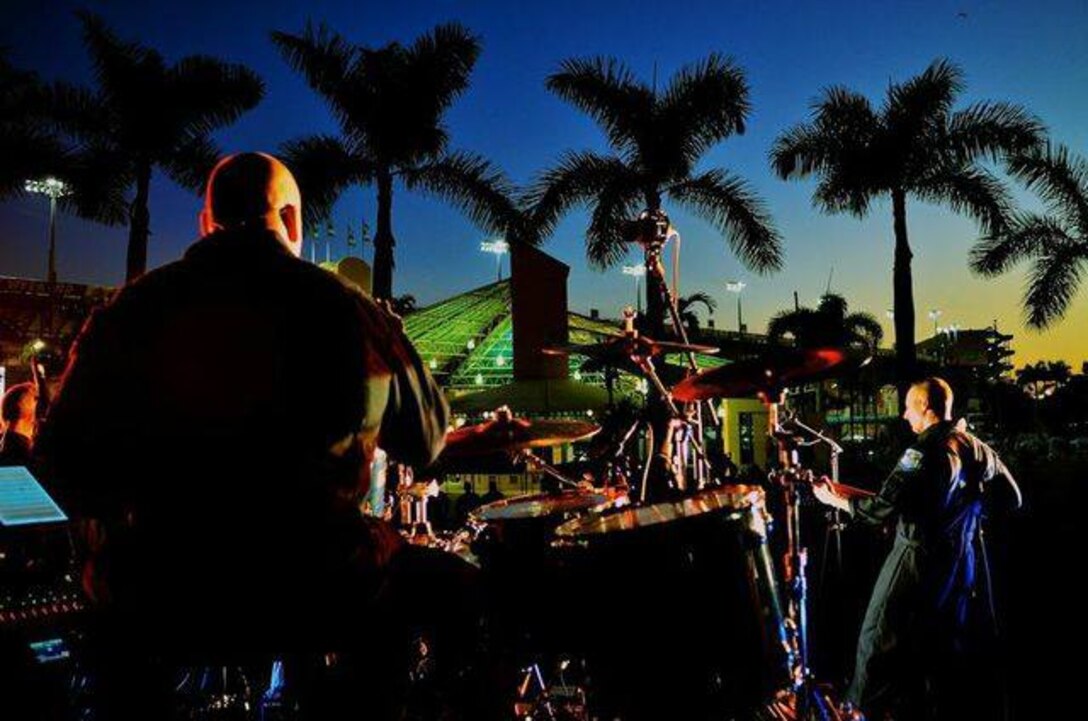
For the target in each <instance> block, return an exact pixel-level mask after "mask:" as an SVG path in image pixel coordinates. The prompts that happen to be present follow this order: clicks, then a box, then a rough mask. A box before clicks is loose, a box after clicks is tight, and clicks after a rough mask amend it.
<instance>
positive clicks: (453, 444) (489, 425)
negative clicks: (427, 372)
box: [442, 413, 601, 458]
mask: <svg viewBox="0 0 1088 721" xmlns="http://www.w3.org/2000/svg"><path fill="white" fill-rule="evenodd" d="M600 430H601V427H600V426H598V425H596V424H595V423H589V422H588V421H568V420H540V421H527V420H524V419H521V418H513V417H511V416H509V415H504V414H501V413H500V415H499V417H498V418H496V419H495V420H493V421H487V422H486V423H480V424H478V425H475V426H465V427H464V428H458V429H457V430H455V431H452V432H450V433H448V434H447V435H446V449H445V450H444V451H443V452H442V458H460V457H464V456H479V455H487V454H491V453H499V452H510V451H520V450H524V449H526V448H543V447H546V446H558V445H562V444H563V443H573V442H574V441H580V440H583V439H585V438H589V437H591V436H593V435H594V434H596V433H597V432H598V431H600Z"/></svg>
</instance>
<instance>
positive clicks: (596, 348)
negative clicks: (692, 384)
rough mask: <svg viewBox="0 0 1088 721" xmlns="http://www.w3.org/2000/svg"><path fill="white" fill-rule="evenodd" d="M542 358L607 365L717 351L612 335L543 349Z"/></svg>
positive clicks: (704, 346)
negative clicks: (584, 358) (574, 357)
mask: <svg viewBox="0 0 1088 721" xmlns="http://www.w3.org/2000/svg"><path fill="white" fill-rule="evenodd" d="M542 352H543V353H544V354H545V355H570V354H572V353H573V354H576V355H584V356H587V357H589V358H594V359H597V360H600V361H603V362H606V363H613V364H620V363H623V362H626V361H628V360H629V359H630V358H631V357H632V356H635V357H639V358H651V357H653V356H658V355H662V354H664V353H689V352H690V353H706V354H711V353H717V352H718V349H717V348H715V347H714V346H709V345H696V344H694V343H676V342H673V341H663V340H654V339H652V338H647V337H646V336H640V335H617V336H612V337H611V338H609V339H608V340H606V341H602V342H600V343H591V344H587V345H577V344H568V345H562V346H554V347H551V348H544V349H543V351H542Z"/></svg>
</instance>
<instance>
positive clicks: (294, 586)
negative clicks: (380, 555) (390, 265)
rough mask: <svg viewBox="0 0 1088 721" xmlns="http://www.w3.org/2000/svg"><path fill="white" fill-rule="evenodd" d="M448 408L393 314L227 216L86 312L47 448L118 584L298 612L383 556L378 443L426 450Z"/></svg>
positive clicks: (57, 477)
mask: <svg viewBox="0 0 1088 721" xmlns="http://www.w3.org/2000/svg"><path fill="white" fill-rule="evenodd" d="M447 413H448V410H447V406H446V403H445V400H444V399H443V397H442V395H441V393H440V391H439V389H438V387H437V386H436V384H435V383H434V381H433V379H432V378H431V376H430V375H429V373H428V372H427V370H426V369H425V368H424V366H423V364H422V362H421V361H420V359H419V357H418V355H417V354H416V352H415V350H414V349H413V348H412V346H411V344H410V343H409V341H408V340H407V338H406V337H405V335H404V333H403V332H402V330H401V328H400V324H399V321H398V320H397V319H396V318H395V317H394V316H392V315H391V314H389V313H387V312H385V311H384V310H382V309H380V308H379V307H378V306H377V305H376V304H375V303H374V302H372V301H371V300H370V299H369V298H368V297H366V296H365V295H364V294H363V293H362V292H361V291H359V290H358V289H357V288H356V287H354V286H352V285H350V284H348V283H346V282H345V281H342V280H341V279H339V278H338V277H337V276H335V275H333V274H331V273H329V272H327V271H325V270H322V269H321V268H318V267H317V266H314V265H312V264H310V263H306V262H304V261H301V260H299V259H297V258H295V257H294V256H293V255H291V254H290V253H289V252H288V251H287V250H286V248H284V246H283V245H282V244H281V243H280V242H279V239H278V238H277V236H276V235H275V234H274V233H273V232H270V231H224V232H218V233H215V234H212V235H210V236H208V237H205V238H203V239H201V240H200V241H198V242H197V243H195V244H194V245H193V246H192V247H191V248H190V249H189V251H188V252H187V253H186V254H185V257H184V258H183V259H182V260H181V261H178V262H175V263H171V264H169V265H167V266H164V267H162V268H160V269H157V270H155V271H152V272H151V273H148V274H147V275H145V276H143V277H142V278H140V279H139V280H137V281H136V282H134V283H132V284H130V285H128V286H127V287H125V288H123V289H122V290H121V291H120V292H119V293H118V294H117V296H116V297H115V298H114V299H113V301H112V302H111V303H110V304H109V305H108V306H106V307H105V308H103V309H101V310H100V311H99V312H97V313H96V314H95V315H94V316H93V317H92V318H91V319H90V321H89V322H88V323H87V325H86V327H85V328H84V329H83V332H82V333H81V335H80V337H79V339H78V341H77V343H76V345H75V347H74V351H73V354H72V359H71V362H70V365H69V368H68V370H67V372H66V375H65V378H64V380H63V383H62V388H61V391H60V393H59V394H58V397H57V399H56V402H55V404H54V405H53V408H52V410H51V412H50V415H49V418H48V419H47V421H46V423H45V424H44V427H43V428H42V431H41V434H40V438H39V443H38V448H37V452H38V454H39V455H40V456H41V457H42V458H43V459H44V460H45V461H46V462H47V463H46V466H45V467H46V468H47V469H48V478H49V481H50V483H51V485H52V486H53V488H54V490H55V491H56V492H57V494H58V496H59V497H60V500H61V502H62V505H64V506H65V507H66V509H67V510H68V511H69V513H70V515H73V516H75V517H84V518H87V517H89V518H94V519H99V520H101V521H103V522H104V523H105V524H106V527H107V529H108V532H107V545H106V551H107V552H105V553H102V554H99V555H100V558H99V559H98V560H99V568H98V569H97V572H98V575H99V577H100V581H102V582H103V585H104V587H105V588H107V589H108V591H109V593H110V594H111V595H112V596H114V597H115V600H118V601H120V600H121V599H122V598H130V599H133V602H134V603H138V604H141V605H142V606H143V607H147V608H151V607H155V606H156V605H162V604H167V605H174V606H176V605H179V604H186V603H188V604H192V605H195V606H202V607H205V608H207V609H209V610H210V611H211V612H214V613H221V615H222V616H223V617H227V616H228V615H229V614H230V612H231V610H235V611H237V612H238V613H240V614H245V613H246V611H247V608H248V609H250V610H252V608H253V606H254V605H255V604H259V605H263V606H275V605H276V604H277V603H279V605H280V607H281V608H280V610H281V611H284V612H289V611H290V607H296V609H297V610H303V608H305V607H307V606H308V605H309V601H308V600H307V598H308V597H310V596H313V597H315V598H320V597H321V596H323V595H325V594H326V593H328V594H335V593H336V591H335V590H333V589H334V588H335V587H336V584H337V583H339V582H340V581H342V580H343V579H342V578H341V577H342V576H343V575H344V574H345V573H347V571H346V570H345V569H346V568H347V567H348V566H350V565H352V564H355V565H360V564H361V565H363V566H365V565H367V564H368V563H370V562H372V561H373V560H374V559H372V558H368V554H367V552H361V551H360V549H359V547H358V538H359V537H360V536H363V537H365V536H368V535H374V532H375V529H374V528H373V527H372V526H368V527H365V528H360V527H359V524H360V521H359V514H358V512H357V508H356V504H357V502H358V501H359V499H360V498H361V497H362V495H363V493H365V491H366V490H367V485H368V478H367V475H368V473H369V458H370V456H371V454H372V452H373V447H374V445H375V444H379V445H380V446H381V447H382V448H384V449H385V450H386V451H387V452H388V453H389V455H390V456H391V457H392V458H394V459H396V460H397V461H400V462H403V463H407V464H416V465H424V464H427V463H429V462H431V461H432V460H433V459H434V458H435V456H436V455H437V454H438V452H439V451H440V450H441V448H442V445H443V438H444V434H445V430H446V423H447ZM379 535H380V534H379ZM338 579H339V580H338ZM307 584H310V585H309V587H307ZM345 603H347V601H345ZM217 604H218V605H217Z"/></svg>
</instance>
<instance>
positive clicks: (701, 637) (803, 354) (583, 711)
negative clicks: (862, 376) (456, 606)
mask: <svg viewBox="0 0 1088 721" xmlns="http://www.w3.org/2000/svg"><path fill="white" fill-rule="evenodd" d="M714 350H715V349H712V348H706V347H702V346H697V345H692V344H688V343H664V342H659V341H655V340H653V339H650V338H646V337H644V336H640V335H639V334H638V332H637V331H635V330H634V329H633V327H632V323H630V321H629V322H628V324H627V328H626V330H625V332H624V334H623V335H618V336H615V337H614V338H610V339H608V340H606V341H605V342H603V343H599V344H596V345H593V346H567V347H563V348H558V349H553V351H552V352H576V353H579V354H582V355H586V356H589V357H591V358H594V359H599V360H603V361H605V362H609V363H614V364H616V365H623V366H625V367H629V368H635V369H637V370H638V371H639V372H640V373H642V374H643V376H644V377H646V378H647V379H648V380H649V382H650V383H651V385H652V387H654V388H656V389H657V391H656V392H657V394H658V401H659V402H660V403H661V404H663V405H664V407H665V408H667V409H668V412H669V414H670V424H669V428H670V433H671V434H672V440H673V441H674V442H672V443H670V444H666V445H665V446H664V447H666V448H668V452H669V453H670V457H669V458H667V459H666V462H665V464H664V465H665V467H666V468H667V469H668V472H669V473H670V474H675V477H677V478H679V479H680V480H679V481H678V482H677V483H675V484H672V485H670V486H669V488H668V490H667V491H666V492H661V491H658V490H655V489H654V487H653V486H652V484H651V482H650V480H649V475H650V474H649V466H650V460H649V458H650V457H651V456H652V455H654V454H660V453H661V450H660V449H661V447H662V446H660V445H658V444H655V443H654V442H653V439H652V428H650V423H649V422H647V421H646V419H644V418H642V419H639V420H638V421H636V422H635V423H634V424H633V425H632V426H631V427H630V428H627V429H626V432H622V430H623V429H620V430H621V432H620V433H617V434H615V437H616V438H617V439H618V440H617V441H616V442H615V443H614V444H613V445H614V446H615V447H609V448H606V449H605V451H604V452H601V453H598V454H597V455H598V456H599V457H601V458H603V459H604V461H603V465H604V468H603V470H599V472H598V473H597V474H595V475H594V474H586V475H585V476H583V477H580V478H570V477H568V476H567V474H566V473H565V472H564V469H563V468H560V467H556V466H553V465H552V464H550V463H548V462H547V461H545V460H544V459H542V458H540V457H539V456H538V455H537V454H535V453H534V452H533V451H534V449H540V448H548V447H553V446H560V445H563V444H569V443H575V442H579V441H585V440H587V439H590V438H592V437H593V436H595V434H597V433H598V432H599V431H600V430H601V428H600V427H599V426H597V425H595V424H593V423H589V422H585V421H570V420H534V421H530V420H526V419H522V418H518V417H516V416H514V415H513V414H512V413H511V412H510V410H509V409H507V408H500V409H499V410H498V411H496V412H495V414H494V417H493V419H491V420H488V421H487V422H485V423H482V424H479V425H474V426H468V427H462V428H459V429H457V430H455V431H452V432H451V433H450V434H448V436H447V439H446V449H445V451H444V453H443V457H442V459H441V460H440V463H439V465H440V466H441V465H442V463H443V462H445V463H447V464H449V463H454V464H456V463H462V464H465V463H466V462H468V463H470V462H471V460H472V459H473V458H476V457H482V456H487V455H493V454H497V453H501V454H507V455H508V456H509V458H510V459H511V460H513V461H514V462H515V463H516V464H524V465H525V466H526V468H527V469H528V470H529V471H532V472H535V473H540V474H543V475H544V477H546V478H548V479H550V480H551V481H552V485H553V486H554V488H555V490H553V491H552V492H544V493H533V494H528V495H523V496H518V497H513V498H507V499H503V500H499V501H497V502H492V503H488V504H486V505H483V506H481V507H479V508H477V509H475V510H474V511H472V512H471V513H470V514H469V516H468V520H467V523H466V524H465V526H464V527H463V528H461V529H460V530H457V531H455V532H451V533H442V534H435V533H433V532H432V531H431V529H430V526H429V524H428V521H427V514H426V502H427V499H428V497H429V496H430V495H432V494H433V493H434V492H435V491H436V490H437V483H436V482H435V481H434V480H427V481H425V482H424V483H422V484H421V483H415V484H412V485H411V486H409V487H406V488H402V491H403V494H402V504H403V507H404V513H403V514H402V516H403V517H404V518H407V519H409V523H407V524H406V525H405V529H406V531H405V532H406V534H407V535H408V536H409V537H410V539H411V540H412V541H413V542H415V543H420V544H426V545H431V546H433V547H435V548H440V549H442V550H444V551H449V552H451V553H456V554H458V555H460V556H461V557H462V558H465V559H466V560H468V561H470V562H471V563H473V564H474V565H476V566H478V567H479V568H480V570H481V576H482V578H483V580H484V584H485V587H486V590H487V593H486V595H487V597H488V598H489V599H490V602H489V603H490V608H489V609H488V616H489V618H490V619H491V620H492V623H493V628H492V635H493V640H494V641H495V643H497V644H498V645H499V646H501V648H502V649H503V653H504V654H505V655H506V657H507V658H509V659H511V662H512V663H514V664H516V666H517V667H518V668H519V669H520V670H521V673H520V679H519V680H520V683H518V684H517V685H516V686H517V687H516V689H515V691H514V692H513V696H514V697H515V698H514V701H515V704H514V711H515V716H516V717H517V718H522V719H555V720H559V719H569V720H571V721H574V720H578V721H588V719H590V718H622V719H630V718H655V719H656V718H744V717H747V718H759V719H840V718H845V716H843V715H842V712H841V711H840V709H839V706H838V704H837V703H835V700H834V699H833V698H832V697H831V696H830V691H829V690H828V689H827V688H826V687H825V686H822V685H820V684H817V683H816V679H815V677H814V675H813V673H812V671H811V669H810V667H809V643H808V623H807V616H806V609H807V594H808V591H807V585H806V566H807V563H808V552H807V549H806V547H805V545H804V541H805V536H804V535H803V533H802V528H801V518H802V516H801V513H800V496H801V489H802V488H803V487H804V486H805V485H806V484H808V483H811V482H812V481H813V480H814V474H813V472H812V471H810V470H808V469H805V468H803V467H802V466H800V465H799V464H798V461H797V449H798V447H800V446H801V445H806V444H811V443H815V442H820V440H821V439H822V440H823V441H826V442H828V443H830V444H831V445H832V446H834V443H833V442H831V441H830V439H827V438H826V437H824V436H823V435H822V434H820V433H818V432H817V431H815V430H813V429H811V428H809V427H808V426H805V425H804V424H802V423H800V422H797V421H795V419H793V418H792V416H791V414H790V412H789V411H788V410H787V409H786V407H785V405H784V403H785V398H786V393H787V388H789V387H791V386H796V385H798V384H803V383H806V382H812V381H815V380H818V379H820V378H822V377H826V376H827V374H828V373H829V372H832V371H833V370H838V369H841V368H842V367H844V365H848V364H849V362H850V361H851V360H852V358H851V357H850V355H849V354H847V353H846V352H844V351H843V350H839V349H832V348H826V349H820V350H807V351H806V350H794V349H787V350H783V351H781V352H777V353H775V354H773V355H768V356H767V357H766V358H761V359H755V360H747V361H741V362H737V363H734V364H731V365H726V366H722V367H719V368H715V369H712V370H708V371H704V372H700V373H695V374H692V375H689V376H688V377H687V378H685V379H683V380H680V381H679V382H678V383H676V384H674V385H673V386H672V387H671V388H668V387H666V385H665V383H664V382H663V381H662V380H661V377H660V375H659V373H658V370H657V368H655V365H654V361H655V359H657V358H659V357H661V356H663V355H664V354H666V353H693V352H699V353H706V352H712V351H714ZM744 397H751V398H758V399H760V400H761V401H762V402H763V404H764V406H765V408H766V410H767V414H768V419H769V434H770V436H771V438H772V439H773V441H774V443H775V444H776V447H777V461H778V462H777V464H776V467H775V470H773V471H772V472H771V473H770V474H769V475H768V476H767V477H766V478H765V479H763V478H760V479H758V481H757V482H751V483H748V484H740V483H736V482H735V481H736V479H735V478H734V477H733V475H732V473H731V469H729V468H726V467H724V466H723V465H722V464H720V463H718V462H716V461H715V460H714V458H713V455H714V454H710V453H707V452H706V450H705V449H704V447H703V443H702V441H703V434H702V432H701V428H700V427H699V423H700V417H699V416H700V414H698V413H693V412H692V410H691V409H692V407H693V406H694V405H696V404H700V403H712V402H714V401H717V400H719V399H723V398H744ZM712 415H713V417H715V419H716V413H714V412H713V411H712ZM640 428H642V430H643V433H642V434H641V436H640V435H638V434H637V431H638V430H639V429H640ZM639 438H642V439H643V440H644V441H645V443H644V444H643V446H644V447H643V450H642V452H641V453H640V452H638V446H639V444H638V443H637V442H633V440H637V439H639ZM836 448H837V446H836ZM632 455H633V456H634V457H635V462H634V464H632V463H631V462H630V460H629V459H630V458H631V456H632ZM632 467H633V469H634V470H631V469H632ZM617 468H621V469H623V470H622V471H617ZM598 478H600V479H601V480H600V481H598V480H596V479H598ZM843 488H844V490H846V491H851V492H855V493H864V492H862V491H858V490H857V489H850V488H849V487H843ZM769 498H770V499H773V500H774V501H775V503H774V504H772V505H775V506H776V507H780V508H781V511H780V512H778V513H777V515H778V517H777V518H776V517H774V516H773V515H772V513H771V512H770V511H769V510H768V500H769ZM778 501H780V503H778ZM772 549H775V552H772ZM778 551H781V558H780V561H779V562H777V563H776V561H775V555H777V552H778Z"/></svg>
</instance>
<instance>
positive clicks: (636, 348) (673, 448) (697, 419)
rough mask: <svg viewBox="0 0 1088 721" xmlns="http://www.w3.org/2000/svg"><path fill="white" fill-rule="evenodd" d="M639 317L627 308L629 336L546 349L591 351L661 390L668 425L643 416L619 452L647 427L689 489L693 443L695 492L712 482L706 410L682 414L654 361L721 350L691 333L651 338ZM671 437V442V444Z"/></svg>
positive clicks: (643, 492)
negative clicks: (691, 338)
mask: <svg viewBox="0 0 1088 721" xmlns="http://www.w3.org/2000/svg"><path fill="white" fill-rule="evenodd" d="M674 310H675V309H674ZM634 318H635V313H634V310H633V309H632V308H630V307H628V308H625V309H624V333H623V335H617V336H613V337H611V338H609V339H608V340H606V341H603V342H601V343H596V344H592V345H564V346H555V347H551V348H545V349H544V350H543V352H544V353H545V354H550V355H567V354H570V353H576V354H579V355H585V356H587V357H590V358H593V359H595V360H598V361H600V362H602V363H606V364H609V365H614V366H618V367H624V368H627V369H628V370H631V371H633V372H637V373H639V374H640V375H642V376H643V377H644V378H646V379H647V381H649V382H650V384H651V385H652V386H653V388H654V390H655V391H656V395H657V397H658V400H659V401H660V402H661V403H662V404H663V406H664V408H665V409H666V411H667V414H668V417H669V422H668V426H667V427H665V426H662V427H661V428H659V429H657V430H655V429H654V424H653V423H651V422H650V421H649V419H647V418H642V419H639V420H637V421H636V422H635V423H634V424H633V425H632V426H631V428H630V429H629V430H628V432H627V434H626V435H625V436H624V439H623V442H622V443H621V444H620V447H619V449H618V450H617V454H622V453H623V448H624V446H625V445H626V443H627V441H628V440H629V439H630V438H631V436H632V435H633V433H634V432H635V431H636V430H637V429H638V428H639V427H640V426H642V427H644V428H645V430H646V438H647V446H648V447H651V448H658V447H662V448H667V449H669V452H668V454H667V456H668V463H669V471H670V475H671V476H672V478H673V482H672V484H671V485H673V486H674V487H675V490H678V491H685V490H689V489H688V488H687V486H688V484H687V483H686V482H685V477H684V473H683V468H684V461H683V459H684V458H685V457H687V451H688V450H689V449H688V446H690V450H691V452H692V453H693V455H694V466H695V481H694V483H693V484H692V485H693V489H691V490H699V489H702V488H704V487H705V486H706V485H707V470H708V469H709V463H708V461H707V458H706V453H705V452H704V449H703V445H702V420H701V418H702V416H701V413H700V412H699V411H698V409H696V411H695V412H694V414H693V415H694V417H689V415H688V414H687V413H684V412H681V410H680V409H679V408H678V407H677V405H676V403H675V402H674V401H673V398H672V394H671V393H670V391H669V389H668V388H667V387H666V386H665V384H664V382H663V381H662V379H661V376H660V374H659V373H658V370H657V368H656V367H655V366H654V361H653V359H654V358H655V357H657V356H660V355H663V354H665V353H686V354H687V355H688V357H689V359H690V360H691V362H693V363H694V358H695V355H694V354H695V353H707V354H710V353H717V352H718V349H717V348H714V347H713V346H701V345H693V344H690V343H688V342H687V341H686V336H685V342H683V343H674V342H670V341H658V340H654V339H652V338H647V337H646V336H643V335H640V334H639V332H638V331H637V330H636V329H635V326H634ZM715 418H716V416H715ZM663 431H664V432H667V433H668V435H669V437H668V438H667V439H662V438H657V437H656V435H657V433H660V432H663ZM678 434H679V435H680V437H681V439H682V440H683V443H680V444H674V443H673V440H674V437H675V436H677V435H678ZM665 441H668V442H667V443H666V442H665ZM650 465H651V464H650V463H647V464H646V468H645V469H644V471H645V473H644V474H643V481H642V483H641V484H640V490H639V494H638V497H639V501H640V502H643V503H644V502H646V501H647V500H648V498H649V495H650V494H649V486H648V478H647V476H648V473H649V466H650Z"/></svg>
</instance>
